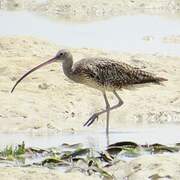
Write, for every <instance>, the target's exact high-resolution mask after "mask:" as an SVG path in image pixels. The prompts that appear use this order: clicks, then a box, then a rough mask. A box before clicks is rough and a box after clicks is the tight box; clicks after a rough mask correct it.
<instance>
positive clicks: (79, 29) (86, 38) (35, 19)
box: [0, 11, 180, 55]
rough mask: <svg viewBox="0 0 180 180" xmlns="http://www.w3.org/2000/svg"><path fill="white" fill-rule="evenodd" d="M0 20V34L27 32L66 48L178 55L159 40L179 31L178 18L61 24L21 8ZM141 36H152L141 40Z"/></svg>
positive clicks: (139, 17) (175, 47) (3, 13)
mask: <svg viewBox="0 0 180 180" xmlns="http://www.w3.org/2000/svg"><path fill="white" fill-rule="evenodd" d="M0 23H1V28H0V36H5V35H31V36H35V37H41V38H45V39H47V40H49V41H52V42H55V43H57V44H59V45H63V46H69V47H79V48H82V47H87V48H100V49H105V50H114V51H120V52H131V53H142V52H143V53H161V54H164V55H180V51H179V49H180V45H178V44H165V43H163V42H162V37H164V36H167V35H178V34H179V32H180V20H179V18H177V19H176V18H163V17H160V16H148V15H134V16H120V17H116V18H111V19H108V20H104V21H98V22H88V23H65V22H61V21H55V20H51V19H48V18H46V17H42V16H38V15H35V14H31V13H28V12H23V11H21V12H7V11H0ZM145 36H150V37H153V39H152V40H150V41H145V40H143V38H144V37H145Z"/></svg>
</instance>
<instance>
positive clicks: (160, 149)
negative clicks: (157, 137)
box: [149, 143, 178, 153]
mask: <svg viewBox="0 0 180 180" xmlns="http://www.w3.org/2000/svg"><path fill="white" fill-rule="evenodd" d="M149 148H150V150H151V151H152V152H153V153H163V152H177V151H178V150H177V149H176V148H175V147H168V146H165V145H162V144H158V143H155V144H152V145H149Z"/></svg>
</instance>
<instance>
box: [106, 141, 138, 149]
mask: <svg viewBox="0 0 180 180" xmlns="http://www.w3.org/2000/svg"><path fill="white" fill-rule="evenodd" d="M109 147H129V148H136V147H138V145H137V144H136V143H134V142H131V141H122V142H117V143H114V144H110V145H109V146H108V148H109Z"/></svg>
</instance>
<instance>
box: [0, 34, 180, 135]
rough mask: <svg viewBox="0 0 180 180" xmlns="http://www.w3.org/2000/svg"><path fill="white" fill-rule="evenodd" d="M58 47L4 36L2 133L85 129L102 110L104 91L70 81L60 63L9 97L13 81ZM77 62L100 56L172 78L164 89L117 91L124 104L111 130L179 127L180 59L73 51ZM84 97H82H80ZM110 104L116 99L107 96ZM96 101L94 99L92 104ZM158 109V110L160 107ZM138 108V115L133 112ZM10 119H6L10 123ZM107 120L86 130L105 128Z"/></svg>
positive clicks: (1, 54)
mask: <svg viewBox="0 0 180 180" xmlns="http://www.w3.org/2000/svg"><path fill="white" fill-rule="evenodd" d="M60 48H62V47H57V46H56V45H54V44H50V43H48V42H45V41H43V40H39V39H35V38H31V37H10V38H7V37H4V38H3V37H1V38H0V58H1V61H0V66H1V71H0V82H1V83H0V88H1V90H0V94H1V95H0V97H1V103H2V104H3V105H2V107H1V112H0V123H2V124H3V126H1V127H0V131H1V132H27V131H30V132H31V131H36V132H40V133H43V132H48V131H53V132H54V129H56V130H57V131H64V130H65V131H66V130H71V129H72V128H73V129H74V130H84V128H83V126H82V124H83V123H84V122H85V121H86V120H87V119H88V118H89V117H90V115H92V114H93V113H94V112H96V111H97V110H100V109H101V108H104V100H103V97H102V95H101V93H100V92H99V91H97V90H95V89H91V88H89V87H86V86H84V85H81V84H76V83H73V82H71V81H70V80H69V79H68V78H67V77H65V75H64V74H63V72H62V68H61V65H60V64H53V65H50V66H48V67H45V68H42V69H41V70H39V71H37V72H35V73H33V74H32V75H31V76H29V77H28V78H27V79H25V80H24V81H23V82H22V83H21V84H20V85H19V86H18V87H17V89H16V90H15V92H14V93H13V94H11V93H10V90H11V88H12V86H13V85H14V83H15V81H16V80H17V79H18V78H19V77H20V76H21V75H22V74H23V73H25V72H26V71H27V70H29V69H31V68H32V67H34V66H35V65H37V64H39V63H41V62H43V61H45V60H46V59H48V58H50V57H52V56H53V55H54V54H55V53H56V52H57V50H58V49H60ZM71 51H72V53H73V56H74V61H77V60H79V59H80V58H82V57H88V56H102V57H111V58H114V59H115V60H117V61H124V62H126V63H129V64H132V65H134V66H137V67H140V68H142V69H144V70H146V71H149V72H152V73H155V74H157V75H159V76H162V77H165V78H167V79H168V81H167V82H165V83H164V85H153V84H152V85H148V86H144V87H142V88H141V87H139V88H136V89H130V90H122V91H119V95H120V96H121V97H122V99H123V100H124V102H125V103H124V105H123V106H122V108H121V109H120V110H117V111H114V112H113V113H111V128H112V129H114V128H115V129H117V128H121V127H123V128H125V127H130V126H133V125H138V124H140V125H146V124H147V125H151V124H159V123H160V124H167V123H179V121H180V109H179V105H180V99H179V95H180V91H179V87H180V81H179V77H180V58H179V57H169V56H161V55H159V54H153V55H148V54H133V55H132V54H118V53H111V52H103V51H100V50H95V49H71ZM82 94H83V97H82ZM108 95H109V99H110V101H111V103H112V104H114V103H116V99H115V98H114V97H113V95H112V94H111V93H109V94H108ZM95 99H96V101H94V100H95ZM157 107H158V108H157ZM135 108H136V111H135V110H134V109H135ZM7 119H8V121H7ZM103 119H104V116H102V117H100V118H99V121H98V122H96V123H94V125H93V126H92V127H91V128H86V130H90V131H92V130H93V129H98V128H102V127H103V126H104V125H105V122H104V121H103Z"/></svg>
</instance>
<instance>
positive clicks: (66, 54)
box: [11, 49, 72, 93]
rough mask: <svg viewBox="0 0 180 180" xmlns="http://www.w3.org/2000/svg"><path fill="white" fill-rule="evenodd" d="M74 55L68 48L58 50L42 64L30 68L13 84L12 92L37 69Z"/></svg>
mask: <svg viewBox="0 0 180 180" xmlns="http://www.w3.org/2000/svg"><path fill="white" fill-rule="evenodd" d="M71 57H72V55H71V53H70V52H69V51H68V50H67V49H62V50H60V51H58V52H57V54H56V55H55V56H54V57H53V58H51V59H49V60H48V61H45V62H43V63H41V64H39V65H38V66H36V67H34V68H32V69H31V70H29V71H28V72H27V73H25V74H24V75H23V76H22V77H21V78H20V79H19V80H18V81H17V82H16V84H15V85H14V86H13V88H12V90H11V93H12V92H13V91H14V89H15V88H16V86H17V85H18V84H19V83H20V82H21V81H22V80H23V79H24V78H25V77H26V76H28V75H29V74H30V73H32V72H34V71H36V70H37V69H39V68H41V67H43V66H45V65H48V64H51V63H54V62H64V61H65V60H66V59H68V58H71Z"/></svg>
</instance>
